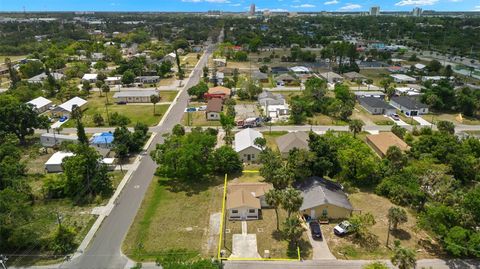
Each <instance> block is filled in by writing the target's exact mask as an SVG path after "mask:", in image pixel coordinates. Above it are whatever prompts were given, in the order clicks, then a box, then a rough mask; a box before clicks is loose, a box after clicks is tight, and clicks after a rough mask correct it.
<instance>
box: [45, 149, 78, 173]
mask: <svg viewBox="0 0 480 269" xmlns="http://www.w3.org/2000/svg"><path fill="white" fill-rule="evenodd" d="M74 155H75V154H73V153H71V152H63V151H59V152H55V153H54V154H53V155H52V157H50V159H48V161H47V162H46V163H45V170H47V172H48V173H57V172H62V171H63V168H62V163H63V159H64V158H66V157H71V156H74Z"/></svg>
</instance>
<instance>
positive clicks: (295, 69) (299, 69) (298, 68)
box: [289, 66, 311, 74]
mask: <svg viewBox="0 0 480 269" xmlns="http://www.w3.org/2000/svg"><path fill="white" fill-rule="evenodd" d="M289 69H290V71H292V72H293V73H295V74H308V73H310V72H311V71H310V69H309V68H308V67H306V66H294V67H290V68H289Z"/></svg>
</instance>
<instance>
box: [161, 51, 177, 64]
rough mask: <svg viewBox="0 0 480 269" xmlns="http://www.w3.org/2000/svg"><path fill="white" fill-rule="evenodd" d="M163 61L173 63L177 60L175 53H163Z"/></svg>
mask: <svg viewBox="0 0 480 269" xmlns="http://www.w3.org/2000/svg"><path fill="white" fill-rule="evenodd" d="M163 61H168V62H171V63H175V62H176V61H177V55H176V54H175V52H171V53H169V54H167V55H165V57H163Z"/></svg>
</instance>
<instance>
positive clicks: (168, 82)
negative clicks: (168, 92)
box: [159, 76, 178, 87]
mask: <svg viewBox="0 0 480 269" xmlns="http://www.w3.org/2000/svg"><path fill="white" fill-rule="evenodd" d="M175 81H176V78H175V76H172V77H169V78H162V79H160V82H159V85H160V86H172V87H177V86H178V83H176V82H175Z"/></svg>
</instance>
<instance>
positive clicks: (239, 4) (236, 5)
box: [230, 3, 242, 7]
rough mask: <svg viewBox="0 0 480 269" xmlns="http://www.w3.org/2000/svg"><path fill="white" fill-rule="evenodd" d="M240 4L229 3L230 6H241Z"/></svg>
mask: <svg viewBox="0 0 480 269" xmlns="http://www.w3.org/2000/svg"><path fill="white" fill-rule="evenodd" d="M241 5H242V4H240V3H236V4H230V6H232V7H239V6H241Z"/></svg>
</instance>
